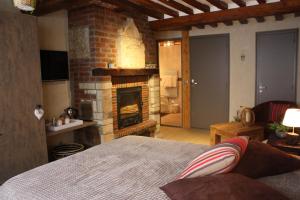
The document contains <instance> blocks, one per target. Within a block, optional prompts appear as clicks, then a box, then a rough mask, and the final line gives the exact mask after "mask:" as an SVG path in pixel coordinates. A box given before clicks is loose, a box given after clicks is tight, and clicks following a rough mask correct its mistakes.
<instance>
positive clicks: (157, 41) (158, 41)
mask: <svg viewBox="0 0 300 200" xmlns="http://www.w3.org/2000/svg"><path fill="white" fill-rule="evenodd" d="M167 41H174V42H175V41H180V43H181V46H182V38H178V37H176V38H170V39H159V40H156V44H157V46H156V47H157V63H158V69H159V72H160V65H159V43H160V42H167ZM181 58H182V47H181ZM182 70H183V68H182V61H181V77H182V75H183V73H182V72H183V71H182ZM159 76H160V73H159ZM159 78H160V77H159ZM183 87H184V86H183V77H182V87H181V105H180V106H181V109H180V111H181V126H172V125H166V124H163V125H164V126H169V127H178V128H182V127H184V123H183V112H184V109H183V107H184V105H183V96H184V94H183V91H184V90H183ZM160 97H161V96H160V89H159V106H160V105H161V100H160ZM159 114H160V112H159ZM159 119H160V124H161V117H160V118H159ZM161 125H162V124H161Z"/></svg>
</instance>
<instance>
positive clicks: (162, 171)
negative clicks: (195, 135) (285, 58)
mask: <svg viewBox="0 0 300 200" xmlns="http://www.w3.org/2000/svg"><path fill="white" fill-rule="evenodd" d="M207 148H208V147H207V146H204V145H197V144H189V143H181V142H173V141H166V140H161V139H153V138H148V137H139V136H127V137H123V138H120V139H117V140H114V141H112V142H110V143H107V144H101V145H98V146H95V147H93V148H90V149H88V150H86V151H84V152H81V153H77V154H75V155H73V156H69V157H67V158H64V159H61V160H58V161H55V162H51V163H48V164H46V165H43V166H40V167H37V168H35V169H32V170H30V171H27V172H25V173H22V174H20V175H17V176H15V177H13V178H11V179H10V180H8V181H6V182H5V183H4V184H3V185H2V186H1V187H0V199H1V200H12V199H13V200H48V199H51V200H62V199H68V200H81V199H82V200H83V199H92V200H96V199H97V200H110V199H113V200H118V199H128V200H129V199H130V200H143V199H147V200H148V199H149V200H150V199H162V200H167V199H168V197H167V196H166V195H165V194H164V193H163V192H162V191H161V190H160V189H159V187H160V186H163V185H165V184H166V183H168V182H171V181H172V180H174V178H175V177H176V176H177V175H178V174H179V173H180V172H181V171H182V170H183V168H184V167H185V166H186V165H187V163H188V162H189V161H190V160H192V159H193V158H194V157H196V156H197V155H198V154H200V153H201V152H203V151H204V150H205V149H207ZM281 176H282V175H281ZM281 176H277V177H270V178H269V177H267V178H265V179H263V180H262V181H263V182H265V183H267V184H268V185H271V186H272V185H274V187H275V188H276V189H279V190H280V189H282V188H283V189H282V191H283V192H284V193H285V194H286V195H289V197H291V198H292V199H296V198H297V193H298V192H299V191H300V189H299V185H300V172H294V173H291V174H290V175H284V176H282V177H281ZM287 177H288V178H292V184H293V185H290V184H289V183H287V182H286V181H287ZM295 188H296V189H295ZM298 195H299V193H298ZM294 197H295V198H294Z"/></svg>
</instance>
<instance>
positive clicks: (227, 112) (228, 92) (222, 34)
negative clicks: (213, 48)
mask: <svg viewBox="0 0 300 200" xmlns="http://www.w3.org/2000/svg"><path fill="white" fill-rule="evenodd" d="M216 36H226V37H228V45H227V50H228V63H227V65H228V74H227V77H228V83H227V86H226V87H227V94H228V96H227V98H226V101H227V102H226V114H227V122H229V118H230V117H229V113H230V72H231V70H230V45H231V42H230V33H220V34H211V35H197V36H191V37H190V39H191V38H208V37H216ZM190 70H191V67H190ZM190 104H191V102H190Z"/></svg>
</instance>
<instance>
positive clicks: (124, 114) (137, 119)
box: [117, 87, 143, 129]
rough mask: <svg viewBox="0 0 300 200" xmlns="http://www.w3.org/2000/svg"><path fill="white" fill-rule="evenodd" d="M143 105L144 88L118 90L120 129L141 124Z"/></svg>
mask: <svg viewBox="0 0 300 200" xmlns="http://www.w3.org/2000/svg"><path fill="white" fill-rule="evenodd" d="M142 105H143V103H142V87H130V88H118V89H117V109H118V128H119V129H122V128H125V127H128V126H131V125H134V124H138V123H141V122H142V121H143V119H142Z"/></svg>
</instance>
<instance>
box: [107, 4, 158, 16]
mask: <svg viewBox="0 0 300 200" xmlns="http://www.w3.org/2000/svg"><path fill="white" fill-rule="evenodd" d="M102 1H104V2H107V3H111V4H113V5H115V6H117V7H118V8H120V9H124V10H125V11H127V12H129V13H131V12H134V11H138V12H139V13H141V14H146V15H148V16H150V17H153V18H156V19H164V14H163V13H161V12H157V11H156V10H150V9H148V8H146V7H143V6H139V5H136V4H134V3H131V2H129V1H128V0H122V1H120V0H102Z"/></svg>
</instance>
